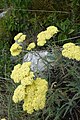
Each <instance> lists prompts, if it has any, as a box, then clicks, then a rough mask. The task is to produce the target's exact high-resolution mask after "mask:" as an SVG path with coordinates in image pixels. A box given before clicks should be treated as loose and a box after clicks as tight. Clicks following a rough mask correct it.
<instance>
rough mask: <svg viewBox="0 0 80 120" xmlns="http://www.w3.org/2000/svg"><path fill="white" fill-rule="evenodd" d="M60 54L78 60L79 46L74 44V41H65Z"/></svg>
mask: <svg viewBox="0 0 80 120" xmlns="http://www.w3.org/2000/svg"><path fill="white" fill-rule="evenodd" d="M63 48H64V49H63V50H62V55H63V56H64V57H68V58H69V59H76V60H78V61H79V60H80V46H76V45H75V44H74V43H66V44H64V45H63Z"/></svg>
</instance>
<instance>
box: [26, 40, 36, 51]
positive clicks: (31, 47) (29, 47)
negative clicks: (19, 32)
mask: <svg viewBox="0 0 80 120" xmlns="http://www.w3.org/2000/svg"><path fill="white" fill-rule="evenodd" d="M35 47H36V45H35V43H34V42H32V43H30V44H29V45H28V47H27V50H32V49H33V48H35Z"/></svg>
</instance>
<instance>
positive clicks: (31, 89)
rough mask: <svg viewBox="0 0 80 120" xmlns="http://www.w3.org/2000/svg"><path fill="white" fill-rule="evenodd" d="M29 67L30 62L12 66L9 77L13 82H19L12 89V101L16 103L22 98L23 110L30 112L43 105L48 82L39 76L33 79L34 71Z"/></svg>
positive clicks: (41, 107)
mask: <svg viewBox="0 0 80 120" xmlns="http://www.w3.org/2000/svg"><path fill="white" fill-rule="evenodd" d="M30 67H31V62H25V63H23V64H22V65H21V64H18V65H16V66H14V70H13V71H12V74H11V78H12V79H13V80H14V82H15V83H19V82H20V83H21V84H20V85H19V86H18V87H17V88H16V89H15V91H14V95H13V101H14V102H15V103H18V102H20V101H22V100H23V101H24V104H23V110H24V111H27V113H29V114H32V113H33V112H34V110H39V109H43V108H44V107H45V101H46V92H47V90H48V83H47V81H46V80H45V79H41V78H36V79H35V80H34V73H33V72H32V71H31V70H30Z"/></svg>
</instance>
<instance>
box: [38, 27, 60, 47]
mask: <svg viewBox="0 0 80 120" xmlns="http://www.w3.org/2000/svg"><path fill="white" fill-rule="evenodd" d="M57 32H58V29H57V27H55V26H49V27H48V28H47V30H45V31H42V32H40V33H39V34H38V35H37V45H38V46H44V45H45V43H46V40H49V39H50V38H51V37H52V36H53V35H54V34H56V33H57Z"/></svg>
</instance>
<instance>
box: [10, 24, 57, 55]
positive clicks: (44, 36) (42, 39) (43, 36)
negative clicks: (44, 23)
mask: <svg viewBox="0 0 80 120" xmlns="http://www.w3.org/2000/svg"><path fill="white" fill-rule="evenodd" d="M57 32H58V29H57V27H55V26H49V27H48V28H47V30H45V31H42V32H40V33H39V34H38V35H37V45H38V46H43V45H44V44H45V43H46V41H47V40H49V39H50V38H51V37H52V36H53V35H54V34H56V33H57ZM25 39H26V35H24V34H23V33H18V34H17V35H16V36H15V37H14V40H15V43H14V44H13V45H12V46H11V48H10V52H11V54H12V56H16V55H19V54H20V53H21V51H22V46H21V45H20V43H22V42H23V41H24V40H25ZM35 47H36V45H35V43H34V42H32V43H30V44H29V45H28V47H27V50H32V49H33V48H35Z"/></svg>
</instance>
